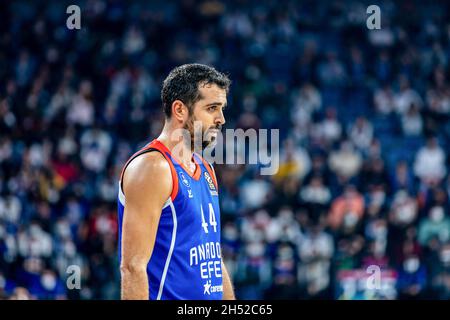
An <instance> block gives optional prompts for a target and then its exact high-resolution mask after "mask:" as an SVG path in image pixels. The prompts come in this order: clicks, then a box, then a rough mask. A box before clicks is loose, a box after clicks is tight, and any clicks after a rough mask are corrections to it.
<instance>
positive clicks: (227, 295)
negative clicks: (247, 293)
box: [222, 259, 236, 300]
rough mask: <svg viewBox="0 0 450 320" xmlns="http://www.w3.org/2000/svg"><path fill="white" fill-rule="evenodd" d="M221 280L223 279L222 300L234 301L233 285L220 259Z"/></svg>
mask: <svg viewBox="0 0 450 320" xmlns="http://www.w3.org/2000/svg"><path fill="white" fill-rule="evenodd" d="M222 277H223V278H222V279H223V300H236V297H235V296H234V290H233V284H232V283H231V279H230V276H229V274H228V271H227V269H226V268H225V263H223V259H222Z"/></svg>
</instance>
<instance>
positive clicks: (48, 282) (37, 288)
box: [30, 269, 66, 300]
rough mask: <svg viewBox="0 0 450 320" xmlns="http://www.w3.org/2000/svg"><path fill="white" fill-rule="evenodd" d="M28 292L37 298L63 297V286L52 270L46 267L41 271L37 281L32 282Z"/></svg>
mask: <svg viewBox="0 0 450 320" xmlns="http://www.w3.org/2000/svg"><path fill="white" fill-rule="evenodd" d="M30 293H31V294H32V295H34V296H36V297H37V298H38V299H51V300H54V299H65V298H66V295H65V288H64V285H63V284H62V283H61V281H60V280H59V279H58V278H57V276H56V274H55V272H54V271H52V270H49V269H46V270H44V271H43V272H42V275H41V277H40V279H39V282H36V283H34V285H33V286H32V287H31V288H30Z"/></svg>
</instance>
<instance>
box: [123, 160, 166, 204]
mask: <svg viewBox="0 0 450 320" xmlns="http://www.w3.org/2000/svg"><path fill="white" fill-rule="evenodd" d="M171 190H172V178H171V170H170V165H169V163H168V162H167V160H166V158H164V156H163V155H162V154H161V153H159V152H157V151H154V152H147V153H144V154H142V155H140V156H138V157H136V158H135V159H133V160H132V161H131V162H130V163H129V164H128V166H127V168H126V170H125V172H124V175H123V191H124V194H125V195H126V196H127V198H128V197H129V195H130V194H133V195H140V194H143V195H146V196H147V197H148V196H150V195H149V192H151V193H152V194H154V195H156V196H158V195H159V196H161V197H163V198H164V197H165V198H167V197H168V196H169V195H170V193H171Z"/></svg>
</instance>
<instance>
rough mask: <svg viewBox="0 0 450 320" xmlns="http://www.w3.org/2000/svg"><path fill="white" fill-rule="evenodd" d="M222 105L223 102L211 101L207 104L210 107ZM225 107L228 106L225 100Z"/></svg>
mask: <svg viewBox="0 0 450 320" xmlns="http://www.w3.org/2000/svg"><path fill="white" fill-rule="evenodd" d="M220 105H222V102H211V103H208V104H206V105H205V107H209V106H220ZM223 106H224V107H226V106H227V103H226V102H225V104H224V105H223Z"/></svg>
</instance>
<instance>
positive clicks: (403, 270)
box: [397, 255, 427, 300]
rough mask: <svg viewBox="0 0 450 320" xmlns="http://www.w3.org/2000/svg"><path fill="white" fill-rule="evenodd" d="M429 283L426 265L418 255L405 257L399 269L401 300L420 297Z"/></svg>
mask: <svg viewBox="0 0 450 320" xmlns="http://www.w3.org/2000/svg"><path fill="white" fill-rule="evenodd" d="M426 283H427V274H426V270H425V267H424V266H422V265H421V262H420V259H419V257H418V256H416V255H410V256H408V257H406V258H405V260H404V261H403V263H402V265H401V267H400V268H399V270H398V281H397V290H398V293H399V299H400V300H410V299H420V297H421V294H422V293H423V291H424V289H425V285H426Z"/></svg>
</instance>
